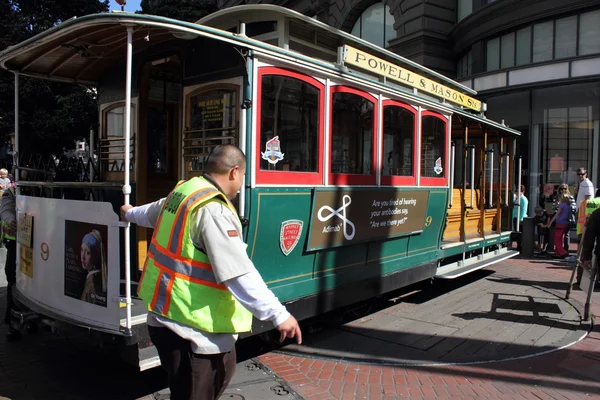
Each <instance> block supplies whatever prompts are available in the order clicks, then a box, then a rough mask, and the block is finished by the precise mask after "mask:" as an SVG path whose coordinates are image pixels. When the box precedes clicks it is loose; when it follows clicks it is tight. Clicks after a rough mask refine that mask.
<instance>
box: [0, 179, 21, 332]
mask: <svg viewBox="0 0 600 400" xmlns="http://www.w3.org/2000/svg"><path fill="white" fill-rule="evenodd" d="M16 214H17V210H16V202H15V188H14V184H11V185H10V186H9V187H8V188H6V189H5V190H4V193H3V194H2V197H1V201H0V220H1V221H2V222H1V223H0V225H1V228H2V231H1V233H0V235H1V237H2V242H3V243H4V246H5V247H6V262H5V265H4V273H5V274H6V282H7V286H6V313H5V314H4V323H5V324H7V325H8V333H7V334H6V339H7V340H9V341H13V340H18V339H20V338H21V332H19V331H18V330H16V329H14V328H13V327H12V326H11V324H10V319H11V318H10V316H11V311H12V310H17V307H16V305H15V302H14V300H13V296H12V289H13V286H14V285H15V284H16V283H17V243H16V241H15V240H16V231H17V215H16Z"/></svg>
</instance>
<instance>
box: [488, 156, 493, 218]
mask: <svg viewBox="0 0 600 400" xmlns="http://www.w3.org/2000/svg"><path fill="white" fill-rule="evenodd" d="M489 154H490V157H489V159H490V193H489V196H488V201H489V203H488V204H489V207H492V204H493V200H494V149H490V150H489Z"/></svg>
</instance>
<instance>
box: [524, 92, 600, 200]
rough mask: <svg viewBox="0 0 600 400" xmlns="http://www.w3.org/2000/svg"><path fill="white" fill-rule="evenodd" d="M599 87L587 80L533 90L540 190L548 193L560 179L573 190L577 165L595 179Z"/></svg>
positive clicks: (575, 182) (598, 144) (599, 134)
mask: <svg viewBox="0 0 600 400" xmlns="http://www.w3.org/2000/svg"><path fill="white" fill-rule="evenodd" d="M599 90H600V84H598V83H595V84H589V83H588V84H576V85H568V86H558V87H552V88H544V89H536V90H533V91H532V100H533V104H532V109H533V115H532V118H533V119H532V122H533V125H532V129H533V132H534V133H535V135H536V136H538V137H539V138H540V140H539V143H540V144H541V154H540V161H541V162H540V164H539V165H540V166H541V170H540V171H539V172H541V178H542V179H541V182H540V183H541V184H543V185H544V186H543V188H542V189H543V192H546V193H551V192H552V190H553V188H554V185H557V184H559V183H566V184H568V185H569V186H570V187H571V189H572V190H574V189H575V188H576V185H577V184H578V182H579V180H578V177H577V172H576V171H577V169H578V168H580V167H584V168H586V169H587V170H588V171H589V175H590V179H592V181H594V180H595V179H596V177H595V176H594V173H595V171H596V170H597V167H596V166H597V165H598V159H597V157H598V150H597V149H598V147H599V146H600V143H599V139H598V136H600V132H599V126H600V125H599V122H598V120H599V118H598V115H599V111H600V110H599V107H598V104H599V103H598V101H599V100H600V97H599V96H598V93H599ZM534 167H535V166H532V167H531V168H534ZM533 172H537V171H533Z"/></svg>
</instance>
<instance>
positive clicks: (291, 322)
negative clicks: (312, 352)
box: [277, 315, 302, 344]
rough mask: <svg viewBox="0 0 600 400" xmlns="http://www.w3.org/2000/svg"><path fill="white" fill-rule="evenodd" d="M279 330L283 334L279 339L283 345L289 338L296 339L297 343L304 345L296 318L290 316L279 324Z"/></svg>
mask: <svg viewBox="0 0 600 400" xmlns="http://www.w3.org/2000/svg"><path fill="white" fill-rule="evenodd" d="M277 330H278V331H279V332H281V337H280V338H279V341H280V342H281V343H283V341H284V340H285V339H287V338H290V339H293V338H296V343H298V344H302V331H301V330H300V326H299V325H298V321H296V318H294V316H292V315H290V317H289V318H288V319H286V320H285V321H283V322H282V323H281V324H279V325H278V326H277Z"/></svg>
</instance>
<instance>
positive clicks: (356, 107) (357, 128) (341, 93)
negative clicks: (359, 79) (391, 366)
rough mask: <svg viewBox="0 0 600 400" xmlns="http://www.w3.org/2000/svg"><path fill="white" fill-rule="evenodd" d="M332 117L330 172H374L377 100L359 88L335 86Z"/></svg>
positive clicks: (358, 173) (355, 173)
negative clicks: (368, 96)
mask: <svg viewBox="0 0 600 400" xmlns="http://www.w3.org/2000/svg"><path fill="white" fill-rule="evenodd" d="M335 90H336V91H335V92H334V93H333V96H332V103H333V105H332V109H333V112H332V117H331V172H332V173H333V174H353V175H371V174H372V173H373V169H372V166H373V158H374V157H373V149H374V145H373V136H374V135H373V133H374V127H375V125H374V121H375V107H374V103H373V102H372V101H370V100H368V99H367V98H366V97H364V96H362V95H360V94H358V91H355V90H353V89H346V88H335Z"/></svg>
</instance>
